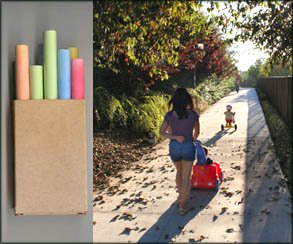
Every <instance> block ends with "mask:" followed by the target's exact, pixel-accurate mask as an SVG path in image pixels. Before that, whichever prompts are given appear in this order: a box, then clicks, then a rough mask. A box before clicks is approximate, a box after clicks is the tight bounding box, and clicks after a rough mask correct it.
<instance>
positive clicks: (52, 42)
mask: <svg viewBox="0 0 293 244" xmlns="http://www.w3.org/2000/svg"><path fill="white" fill-rule="evenodd" d="M43 58H44V62H43V64H44V95H45V99H57V97H58V88H57V33H56V31H55V30H47V31H45V32H44V54H43Z"/></svg>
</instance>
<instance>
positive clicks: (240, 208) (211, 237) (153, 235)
mask: <svg viewBox="0 0 293 244" xmlns="http://www.w3.org/2000/svg"><path fill="white" fill-rule="evenodd" d="M227 104H231V105H232V106H233V109H232V110H233V111H235V112H236V123H237V125H238V129H237V131H234V129H228V130H225V131H223V132H222V131H221V124H223V123H224V114H223V113H224V111H225V108H226V105H227ZM200 124H201V133H200V137H199V140H201V141H202V143H203V144H204V145H206V146H208V147H209V149H210V151H209V154H210V155H209V156H210V157H211V158H212V159H213V160H214V161H216V162H220V163H221V166H222V169H223V171H224V178H225V180H224V182H223V183H222V184H221V186H220V190H219V191H218V192H216V191H205V190H192V191H191V205H192V206H193V208H194V209H193V210H192V211H190V212H189V213H188V214H187V215H185V216H180V215H178V213H177V207H176V204H175V203H176V198H177V193H176V192H175V168H174V166H173V164H172V162H171V161H170V158H169V156H168V140H165V141H164V142H162V143H160V144H158V145H156V146H155V148H154V150H153V151H152V152H151V153H150V154H149V155H145V156H144V157H143V158H142V159H141V160H140V161H139V162H137V163H136V164H134V165H133V169H132V170H130V171H127V172H123V173H122V174H121V178H120V179H112V180H111V186H112V187H111V188H110V189H108V190H107V191H104V192H99V193H94V199H95V202H94V226H93V228H94V230H93V233H94V238H93V239H94V242H120V243H121V242H154V243H157V242H257V243H260V242H274V243H276V242H291V240H292V223H291V222H292V207H291V197H290V194H289V192H288V189H287V187H286V184H285V181H284V177H283V174H282V172H281V169H280V166H279V163H278V161H277V159H276V156H275V152H274V149H273V145H272V140H271V137H270V134H269V130H268V127H267V125H266V122H265V119H264V115H263V112H262V109H261V106H260V104H259V101H258V98H257V95H256V92H255V90H254V89H252V88H251V89H241V90H240V92H239V93H238V94H236V93H235V92H232V93H231V94H230V95H229V96H227V97H225V98H223V99H221V100H220V101H219V102H217V103H216V104H214V105H213V106H212V107H210V108H209V109H208V110H207V111H206V112H205V113H204V114H202V115H201V117H200Z"/></svg>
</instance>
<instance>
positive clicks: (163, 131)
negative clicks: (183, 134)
mask: <svg viewBox="0 0 293 244" xmlns="http://www.w3.org/2000/svg"><path fill="white" fill-rule="evenodd" d="M168 127H169V125H168V123H167V121H164V122H163V124H162V125H161V128H160V135H161V136H163V137H166V138H169V139H176V136H175V135H172V134H170V133H168V132H167V129H168Z"/></svg>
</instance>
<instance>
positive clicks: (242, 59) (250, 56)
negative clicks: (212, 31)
mask: <svg viewBox="0 0 293 244" xmlns="http://www.w3.org/2000/svg"><path fill="white" fill-rule="evenodd" d="M217 2H218V3H219V6H220V9H217V10H216V9H215V10H214V11H213V12H212V13H213V14H214V15H220V14H225V15H226V16H227V17H228V16H229V15H230V13H229V11H228V10H224V3H223V2H222V1H217ZM203 6H204V7H205V6H208V3H206V2H203ZM234 7H235V8H236V3H235V5H234ZM203 10H204V8H203ZM204 13H206V14H208V13H207V12H206V11H205V10H204ZM224 36H225V34H224ZM229 37H231V35H230V36H229ZM229 50H230V51H233V55H232V56H233V57H234V58H235V60H236V64H235V65H236V66H237V68H238V70H239V71H247V70H248V69H249V67H250V66H251V65H254V64H255V62H256V60H258V59H266V58H268V57H269V56H268V54H266V53H265V51H263V50H261V49H259V48H257V47H256V45H255V44H254V43H253V42H251V41H246V42H241V41H238V42H235V43H233V44H232V46H231V47H230V49H229Z"/></svg>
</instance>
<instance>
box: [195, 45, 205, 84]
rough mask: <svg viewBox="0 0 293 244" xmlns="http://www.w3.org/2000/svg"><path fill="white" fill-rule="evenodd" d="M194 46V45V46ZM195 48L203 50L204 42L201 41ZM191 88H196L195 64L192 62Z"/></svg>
mask: <svg viewBox="0 0 293 244" xmlns="http://www.w3.org/2000/svg"><path fill="white" fill-rule="evenodd" d="M195 48H196V47H195ZM197 48H198V49H199V50H201V51H203V50H204V44H203V43H198V44H197ZM193 88H194V89H195V88H196V66H195V64H193Z"/></svg>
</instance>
